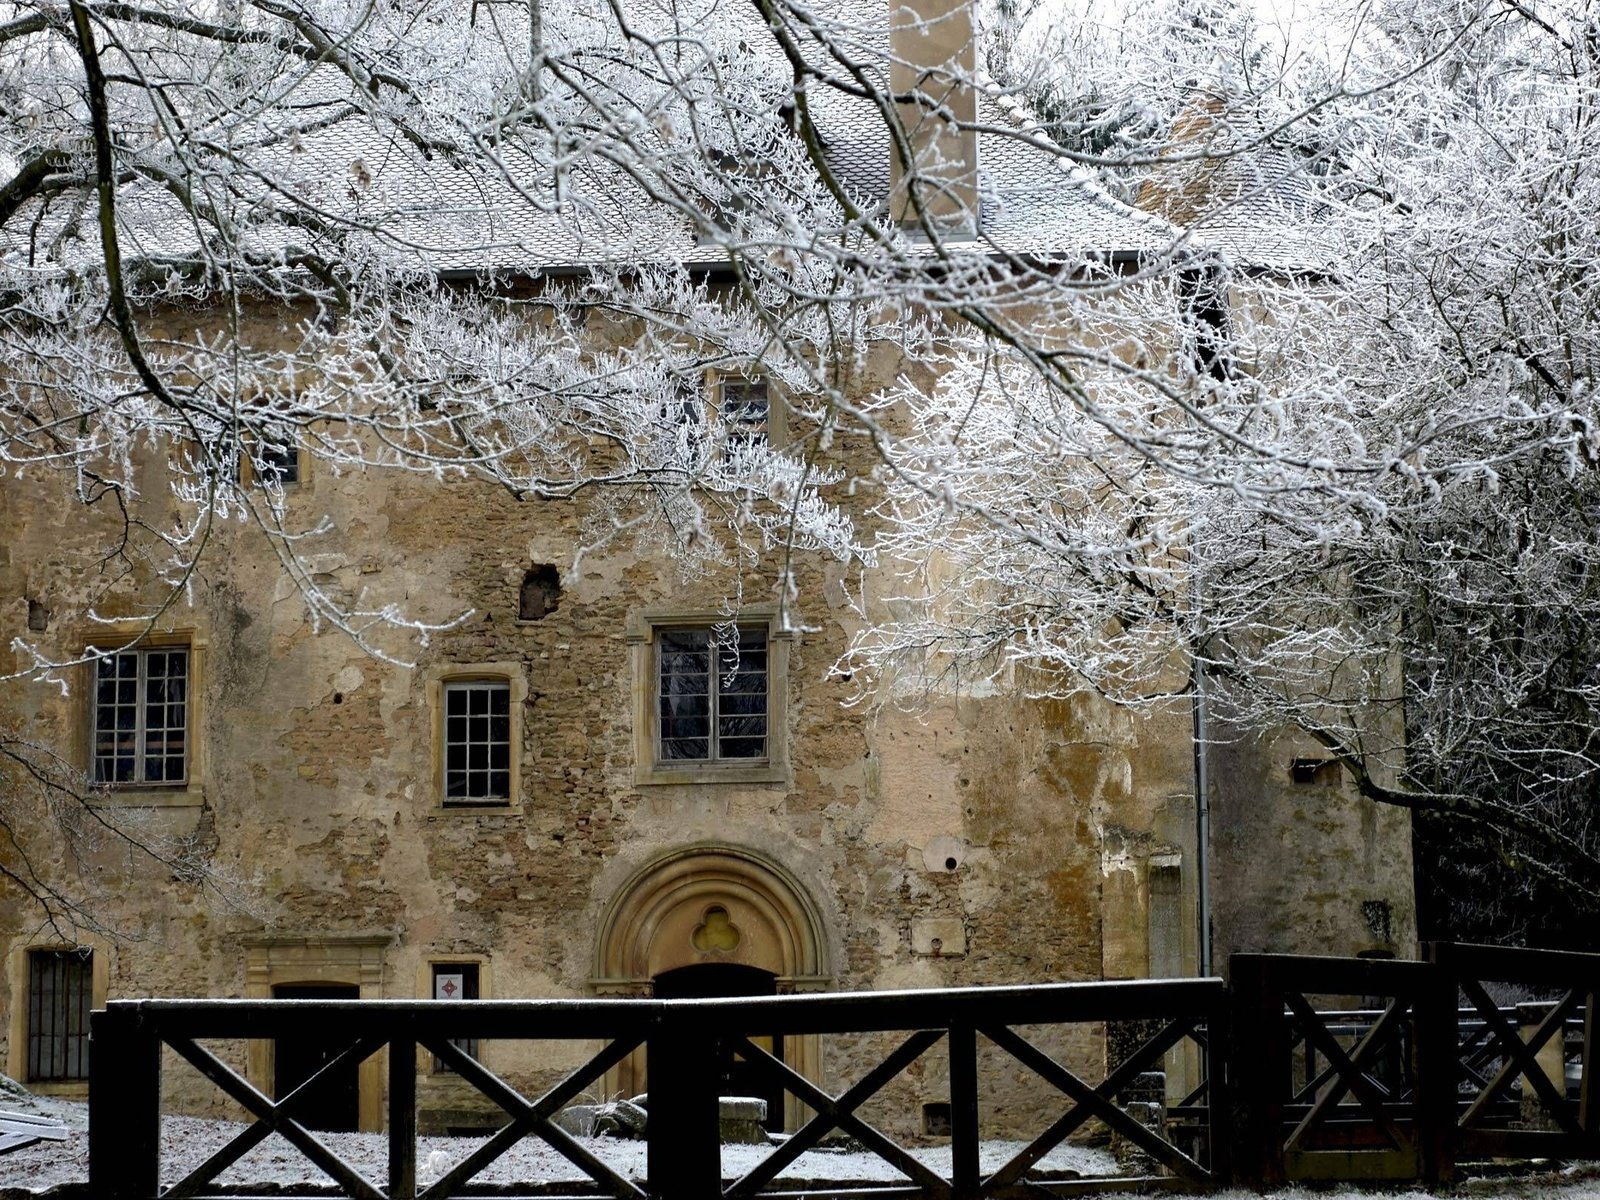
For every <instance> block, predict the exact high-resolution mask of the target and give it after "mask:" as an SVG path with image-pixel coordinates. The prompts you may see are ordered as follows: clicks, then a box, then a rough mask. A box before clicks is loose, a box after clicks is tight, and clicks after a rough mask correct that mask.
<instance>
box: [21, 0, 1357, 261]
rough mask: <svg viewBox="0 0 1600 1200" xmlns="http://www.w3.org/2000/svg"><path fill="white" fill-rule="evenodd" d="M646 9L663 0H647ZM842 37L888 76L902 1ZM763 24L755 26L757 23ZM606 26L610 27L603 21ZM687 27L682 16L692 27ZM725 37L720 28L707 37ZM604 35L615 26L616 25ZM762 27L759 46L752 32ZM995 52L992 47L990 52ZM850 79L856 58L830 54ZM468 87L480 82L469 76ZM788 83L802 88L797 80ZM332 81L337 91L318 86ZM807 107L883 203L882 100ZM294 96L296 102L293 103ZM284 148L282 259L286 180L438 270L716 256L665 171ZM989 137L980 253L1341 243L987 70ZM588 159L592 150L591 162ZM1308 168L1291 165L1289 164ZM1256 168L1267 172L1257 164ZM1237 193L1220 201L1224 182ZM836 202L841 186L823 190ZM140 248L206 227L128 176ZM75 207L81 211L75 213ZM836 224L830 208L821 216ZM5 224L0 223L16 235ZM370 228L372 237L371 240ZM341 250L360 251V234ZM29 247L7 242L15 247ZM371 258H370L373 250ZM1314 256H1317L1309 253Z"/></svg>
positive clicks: (298, 193) (1265, 188)
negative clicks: (1049, 127) (1119, 175)
mask: <svg viewBox="0 0 1600 1200" xmlns="http://www.w3.org/2000/svg"><path fill="white" fill-rule="evenodd" d="M638 2H640V3H645V2H646V0H638ZM693 3H694V4H695V5H696V7H695V10H694V11H695V14H696V16H695V19H696V20H697V21H698V22H699V25H698V26H696V27H695V29H694V30H693V31H692V32H694V33H695V36H699V37H703V38H707V39H710V38H712V37H715V38H716V39H718V44H719V45H724V44H725V45H730V46H733V47H734V48H735V51H736V52H742V51H743V50H744V49H745V47H746V46H756V47H760V48H761V49H760V51H759V52H758V51H751V52H750V56H751V57H752V58H755V57H758V53H767V52H769V50H770V46H769V44H768V43H770V38H767V40H766V42H763V40H762V39H763V38H764V37H766V34H765V31H763V30H762V29H761V28H760V27H759V25H753V24H752V22H753V21H755V20H756V16H755V14H756V9H755V6H752V5H733V4H730V3H729V0H693ZM822 7H827V8H828V9H829V11H828V13H827V14H826V15H828V16H829V17H830V18H833V19H835V20H836V21H837V28H838V29H839V30H840V31H841V32H840V33H839V35H838V39H837V41H835V42H834V43H833V45H832V46H830V47H829V48H828V50H827V51H826V52H825V51H824V50H823V49H822V48H821V47H819V46H815V45H813V46H809V47H808V48H807V53H808V54H809V55H813V56H817V57H819V58H821V57H825V55H826V54H829V53H831V54H834V55H838V56H841V57H842V58H843V59H844V60H847V61H849V62H851V63H854V64H857V65H863V66H864V69H865V70H866V71H867V72H868V73H869V74H870V75H872V76H875V77H878V78H880V79H881V78H883V77H884V76H886V74H887V64H888V44H887V43H888V37H887V20H888V4H887V3H886V2H885V0H823V5H822V6H821V7H819V9H818V11H819V12H820V11H821V8H822ZM668 8H670V9H671V10H672V15H673V19H674V20H677V21H679V22H680V24H681V22H682V20H683V18H682V12H683V11H685V10H684V9H682V8H680V7H679V6H677V5H669V6H667V7H666V8H661V9H659V10H658V9H654V8H652V9H650V12H649V13H648V14H647V16H648V18H649V19H650V20H656V21H661V20H664V19H665V17H664V15H663V14H665V13H666V12H667V9H668ZM746 26H748V27H749V28H748V29H747V28H746ZM601 27H602V23H598V22H597V23H596V28H597V29H600V28H601ZM675 28H676V29H677V32H678V34H680V35H681V34H682V32H683V30H682V28H680V27H675ZM708 31H713V32H708ZM596 36H602V37H603V36H604V34H603V33H601V34H597V35H596ZM740 39H747V40H740ZM979 57H980V59H981V52H980V55H979ZM822 65H823V66H824V67H825V68H826V69H827V70H828V71H831V72H833V73H835V74H838V73H840V71H841V63H840V61H838V60H837V59H836V60H835V61H831V62H827V63H823V64H822ZM765 68H766V69H769V70H771V71H772V72H773V74H774V78H776V79H778V80H780V81H783V80H786V78H787V77H788V75H789V73H790V67H789V65H788V64H786V63H784V62H782V61H778V60H777V59H776V58H775V57H774V60H773V61H772V62H771V63H768V64H765ZM319 71H321V73H322V76H323V78H322V80H321V82H320V84H319V83H318V81H317V80H315V79H313V80H312V82H311V84H310V87H309V88H308V86H307V85H306V84H305V83H304V82H303V83H302V84H301V85H300V87H299V88H298V90H297V91H296V92H295V93H294V94H293V97H292V98H293V102H294V105H295V106H296V111H297V115H296V116H294V117H292V118H291V117H290V116H288V115H285V116H284V117H283V121H284V123H285V124H287V123H288V122H289V121H290V120H300V121H303V120H304V119H305V118H304V114H305V113H306V111H308V110H312V111H314V110H315V106H316V105H317V104H322V105H324V106H326V107H327V108H329V109H331V108H333V107H335V106H337V105H338V104H340V103H342V102H343V100H344V99H345V98H346V97H347V96H348V92H349V88H350V86H351V85H350V83H349V81H348V80H347V79H345V78H344V77H343V76H342V75H339V74H338V73H337V72H335V71H333V70H332V69H331V68H320V69H319ZM465 86H466V85H463V87H465ZM779 86H780V88H782V89H785V90H786V88H787V83H786V82H780V84H779ZM319 87H320V88H325V90H326V95H323V96H318V95H315V94H311V95H308V91H309V92H311V93H315V92H316V91H317V90H318V89H319ZM807 99H808V104H809V107H810V111H811V113H812V116H813V118H814V120H815V122H816V126H817V129H818V131H819V133H820V135H821V144H822V152H823V155H824V157H825V159H826V161H827V163H828V165H829V168H830V169H831V170H832V172H833V173H834V174H835V175H836V176H837V177H838V178H839V180H840V181H841V182H842V183H843V185H844V187H845V188H846V190H847V191H848V192H849V193H850V194H851V195H852V196H853V197H854V198H856V200H857V201H858V202H859V203H864V204H865V205H868V206H874V207H876V206H881V205H882V204H883V202H884V199H885V197H886V196H887V195H888V191H889V186H890V143H889V134H888V130H887V129H886V127H885V125H884V122H883V119H882V116H881V114H880V112H879V110H878V108H877V106H876V105H875V104H874V103H873V101H872V100H870V99H868V98H865V97H862V96H859V95H851V94H849V93H848V92H847V91H845V90H842V89H838V88H834V87H831V86H829V85H827V84H826V83H813V84H812V85H811V87H810V89H809V90H808V93H807ZM286 108H287V106H286ZM260 119H261V121H262V124H263V127H264V129H263V132H264V133H266V134H267V135H268V136H267V137H266V139H265V140H266V142H267V144H264V145H263V146H262V147H261V148H260V149H259V150H255V151H252V152H251V155H250V157H251V166H252V167H253V168H254V169H255V170H256V171H257V172H258V173H259V175H260V177H261V179H262V180H263V184H262V186H261V188H260V192H261V197H262V198H261V203H260V205H259V207H255V208H253V209H252V211H249V212H248V213H245V214H244V216H245V217H246V218H247V224H248V228H249V231H250V232H249V233H248V235H247V236H246V237H245V238H243V239H242V241H243V244H245V245H246V246H248V247H249V248H251V249H252V250H255V251H258V252H260V253H263V254H271V253H274V252H276V251H280V250H283V249H286V248H288V247H291V246H293V245H295V244H306V243H307V242H308V241H309V242H311V243H312V244H315V241H316V237H317V234H316V231H315V230H308V229H307V228H306V227H305V226H304V224H303V223H295V224H291V223H289V222H285V221H274V219H273V214H272V212H271V207H272V205H273V203H274V196H273V195H272V189H273V188H276V189H278V190H277V197H278V203H279V204H280V205H281V206H282V207H284V208H288V207H291V205H290V204H289V202H288V201H287V199H286V197H287V196H292V197H293V205H292V206H295V207H297V206H300V205H306V204H309V205H310V206H312V209H313V211H319V212H321V213H324V214H326V215H327V216H328V217H329V218H331V220H332V222H333V223H334V224H336V225H338V226H341V227H344V226H346V225H347V224H348V223H352V222H353V223H355V224H356V225H358V226H359V225H362V224H366V225H367V226H368V228H369V231H370V240H371V242H372V244H373V245H374V246H378V245H381V247H382V251H381V252H382V253H383V254H384V255H386V256H398V259H399V260H400V261H401V262H406V263H409V264H410V265H411V266H413V267H417V268H422V269H426V270H431V271H438V272H445V273H449V272H523V273H540V272H551V271H562V270H581V269H586V268H595V267H619V268H621V267H627V266H631V265H634V264H640V263H651V262H696V261H706V262H714V261H716V260H717V259H718V257H719V250H718V248H717V247H715V246H708V245H706V244H704V243H703V242H701V241H699V240H697V237H696V223H695V221H694V220H693V219H692V214H691V213H690V212H688V211H686V210H685V209H684V208H683V207H681V203H682V202H681V200H679V201H678V204H679V206H676V207H675V205H674V198H673V197H664V196H662V195H660V194H652V193H651V187H650V184H649V181H648V180H646V179H644V178H643V177H642V176H641V175H640V174H638V173H634V172H630V170H629V169H628V165H627V164H626V163H624V162H619V161H617V160H616V159H614V158H607V157H606V156H603V155H602V156H594V155H590V156H587V157H583V158H582V159H581V161H579V162H578V163H577V165H576V166H575V167H574V169H572V170H571V171H570V172H568V173H565V174H559V175H557V174H554V173H552V171H551V169H550V167H549V165H548V162H545V163H535V162H534V161H533V160H532V159H531V158H530V159H527V160H526V161H520V162H519V161H518V160H517V159H516V158H515V157H514V156H515V155H516V154H517V153H519V151H518V149H517V147H516V146H515V145H514V144H509V145H507V146H506V147H504V148H503V149H502V148H496V147H480V148H479V152H480V153H481V152H482V150H484V149H487V150H489V152H491V153H503V154H504V155H505V156H506V157H505V158H504V159H503V160H502V163H501V164H500V167H499V168H492V167H491V168H486V167H485V165H484V163H483V162H482V161H481V160H479V161H473V157H474V156H472V155H464V156H459V157H457V158H455V159H452V157H451V156H449V155H446V154H440V153H431V154H429V153H424V152H423V151H421V150H419V149H418V148H417V147H416V146H414V145H412V144H411V143H410V142H408V141H406V140H405V139H404V138H403V137H401V136H398V135H397V134H396V132H395V130H394V129H393V128H392V127H387V126H384V125H383V124H382V123H381V122H379V121H375V120H374V119H373V118H372V117H371V116H369V115H368V114H366V113H364V112H360V111H355V110H352V111H349V112H348V113H347V114H346V115H344V116H343V117H341V118H339V119H337V120H333V121H331V122H330V123H326V124H322V125H320V126H319V127H318V128H317V129H316V130H315V132H314V133H311V134H307V135H305V136H303V137H302V136H298V135H297V136H295V137H294V138H293V139H287V138H284V139H279V140H274V139H273V138H272V137H271V136H270V135H271V134H272V129H271V126H272V124H273V121H274V116H273V114H272V113H271V112H270V111H268V112H267V113H266V114H265V115H264V116H263V117H261V118H260ZM977 122H978V126H979V131H978V133H977V135H976V144H977V157H978V192H979V197H980V212H979V220H978V230H977V237H976V238H975V239H974V240H973V241H972V242H970V243H969V244H968V246H967V248H970V249H973V250H976V251H980V252H981V251H986V250H987V251H992V252H996V253H1002V254H1017V255H1025V256H1042V257H1052V258H1054V257H1060V258H1075V257H1082V256H1086V255H1118V254H1138V255H1145V254H1162V253H1169V252H1173V251H1178V252H1184V251H1185V250H1187V249H1188V248H1203V249H1209V250H1215V251H1217V252H1219V253H1221V254H1223V255H1225V256H1226V257H1228V258H1230V259H1233V260H1235V261H1247V262H1250V263H1252V264H1255V265H1265V266H1296V265H1305V264H1306V263H1307V262H1308V261H1310V262H1312V263H1317V262H1322V261H1326V260H1327V258H1329V257H1330V255H1328V254H1326V253H1325V252H1324V249H1325V248H1322V247H1319V246H1317V245H1315V244H1314V239H1313V240H1312V241H1308V240H1307V236H1306V235H1307V224H1308V223H1307V221H1306V217H1307V216H1308V215H1309V213H1310V212H1311V208H1310V207H1309V205H1308V204H1307V203H1302V202H1301V199H1300V197H1299V195H1298V193H1296V194H1295V195H1294V196H1293V197H1292V198H1291V199H1292V202H1291V203H1289V204H1287V205H1285V204H1284V203H1283V198H1284V196H1285V195H1286V187H1288V186H1290V185H1293V186H1298V179H1299V177H1298V176H1297V175H1296V174H1295V173H1294V172H1293V171H1291V170H1287V169H1286V170H1285V171H1283V172H1282V173H1281V177H1280V175H1279V174H1278V173H1275V172H1274V170H1273V164H1274V163H1276V161H1277V160H1276V159H1270V158H1268V157H1266V156H1240V157H1236V158H1230V159H1226V160H1222V163H1221V167H1220V169H1217V170H1213V171H1210V172H1208V175H1209V176H1210V183H1211V184H1212V185H1214V186H1215V188H1216V189H1217V198H1220V199H1222V200H1223V201H1224V202H1222V203H1214V204H1209V205H1207V206H1206V207H1205V208H1204V209H1203V210H1200V209H1196V210H1194V211H1185V212H1182V213H1178V212H1174V211H1170V210H1169V211H1164V212H1163V211H1154V212H1153V211H1147V210H1146V209H1147V208H1150V207H1154V206H1142V207H1133V206H1131V205H1129V204H1126V203H1124V202H1122V201H1121V200H1119V199H1117V198H1116V197H1114V196H1113V195H1111V194H1110V193H1109V192H1107V191H1106V190H1105V189H1104V188H1102V187H1101V186H1100V185H1099V184H1098V183H1097V182H1096V181H1095V180H1094V179H1093V178H1092V177H1091V176H1090V175H1089V174H1088V173H1087V172H1082V171H1074V170H1072V169H1070V165H1069V164H1068V163H1067V161H1066V160H1065V159H1064V158H1062V157H1061V156H1059V155H1057V154H1055V153H1053V152H1052V151H1051V148H1050V146H1049V143H1048V141H1047V138H1046V135H1045V134H1044V133H1043V131H1042V130H1041V129H1040V127H1039V126H1038V125H1037V123H1036V122H1034V121H1033V120H1032V118H1031V117H1030V116H1029V114H1028V113H1027V111H1026V110H1025V109H1024V108H1023V107H1022V106H1021V105H1020V104H1019V103H1018V102H1017V101H1016V100H1015V99H1014V98H1013V97H1012V96H1010V95H1009V94H1007V93H1006V92H1005V90H1004V89H1002V88H1000V87H998V86H996V85H994V84H992V83H991V82H989V81H987V80H986V79H983V78H981V77H980V79H979V94H978V114H977ZM575 157H576V156H575ZM1289 165H1291V166H1292V164H1289ZM1252 172H1253V173H1254V174H1251V173H1252ZM1223 191H1226V192H1227V193H1228V195H1227V196H1226V197H1221V192H1223ZM824 199H825V198H824ZM119 208H120V213H121V216H122V219H123V220H122V229H123V231H124V232H123V240H124V246H123V250H124V253H125V255H127V256H129V257H133V258H138V257H147V258H152V259H160V258H163V257H167V256H174V255H189V254H193V253H195V252H196V251H198V250H200V249H201V248H202V246H203V243H204V241H205V238H206V230H205V229H204V228H203V226H202V225H201V223H199V222H197V221H195V220H194V219H193V218H192V217H191V216H190V215H189V214H188V213H186V212H185V211H184V210H183V208H182V206H181V205H179V204H178V203H177V202H176V200H174V199H173V197H172V196H171V195H170V193H168V192H167V191H166V190H165V189H163V188H160V187H158V186H157V185H155V184H153V183H149V182H137V183H133V184H130V185H128V186H125V187H124V188H123V189H121V192H120V194H119ZM63 219H64V218H63ZM813 219H814V220H815V221H816V222H817V226H818V227H820V228H826V227H827V226H826V214H825V213H823V212H822V211H821V210H820V209H816V210H814V211H813ZM78 225H79V227H80V228H79V231H78V235H77V236H78V239H79V240H78V241H77V243H76V245H75V246H69V247H68V250H67V254H68V256H69V257H81V258H82V259H83V260H92V258H93V257H94V256H95V254H96V251H97V249H98V248H97V247H96V246H95V245H94V244H93V240H94V237H95V231H94V226H93V223H92V222H88V221H80V222H78ZM9 228H10V236H11V237H13V238H20V237H22V236H27V234H26V230H27V226H26V223H24V222H15V221H14V222H11V223H10V226H9ZM3 236H5V235H4V234H3V233H0V237H3ZM358 242H359V239H355V243H358ZM355 243H347V246H346V247H344V248H342V249H341V252H343V253H346V254H348V253H349V250H348V245H350V244H355ZM8 249H9V251H10V254H11V256H12V261H13V263H14V262H15V261H16V257H15V256H16V255H18V254H20V253H26V250H27V248H26V247H23V246H19V245H12V246H10V247H7V246H6V245H5V244H4V243H3V242H0V255H5V254H6V253H7V251H8ZM356 253H360V252H359V250H358V251H356ZM1308 256H1309V257H1308Z"/></svg>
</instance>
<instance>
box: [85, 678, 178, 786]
mask: <svg viewBox="0 0 1600 1200" xmlns="http://www.w3.org/2000/svg"><path fill="white" fill-rule="evenodd" d="M94 672H95V692H94V715H93V730H92V732H91V739H90V745H91V746H92V747H93V755H92V756H93V768H92V775H93V778H94V782H95V783H103V784H121V785H137V784H156V785H162V784H178V783H184V782H186V781H187V779H188V772H189V648H188V647H187V646H152V647H147V648H141V649H137V650H119V651H114V652H110V653H105V654H102V655H100V657H99V658H98V660H97V661H96V663H95V666H94Z"/></svg>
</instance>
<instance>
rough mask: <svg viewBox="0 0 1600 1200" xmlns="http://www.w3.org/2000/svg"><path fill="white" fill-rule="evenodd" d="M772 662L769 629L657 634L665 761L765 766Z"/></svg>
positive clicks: (661, 757)
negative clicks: (769, 660)
mask: <svg viewBox="0 0 1600 1200" xmlns="http://www.w3.org/2000/svg"><path fill="white" fill-rule="evenodd" d="M767 657H768V652H767V631H766V630H765V629H764V628H730V627H728V626H717V627H712V628H706V629H663V630H660V631H659V632H658V633H657V634H656V707H657V719H658V740H657V747H658V758H659V760H660V761H661V762H663V763H669V764H677V763H696V762H700V763H714V762H740V763H750V762H762V761H765V760H766V758H767V734H768V729H767V691H768V672H767Z"/></svg>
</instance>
